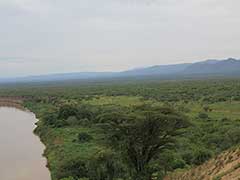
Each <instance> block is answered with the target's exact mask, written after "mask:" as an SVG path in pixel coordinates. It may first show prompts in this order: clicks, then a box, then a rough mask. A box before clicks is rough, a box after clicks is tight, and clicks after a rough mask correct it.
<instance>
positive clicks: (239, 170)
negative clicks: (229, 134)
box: [164, 148, 240, 180]
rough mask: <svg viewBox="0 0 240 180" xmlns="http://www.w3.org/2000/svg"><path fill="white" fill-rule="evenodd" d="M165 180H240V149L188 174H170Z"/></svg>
mask: <svg viewBox="0 0 240 180" xmlns="http://www.w3.org/2000/svg"><path fill="white" fill-rule="evenodd" d="M164 180H240V148H236V149H232V150H229V151H226V152H224V153H222V154H220V155H218V156H217V157H215V158H213V159H211V160H210V161H208V162H206V163H204V164H202V165H200V166H197V167H195V168H192V169H190V170H188V171H186V172H175V173H172V174H169V175H168V176H166V177H165V178H164Z"/></svg>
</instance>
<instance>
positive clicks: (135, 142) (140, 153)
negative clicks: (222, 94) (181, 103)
mask: <svg viewBox="0 0 240 180" xmlns="http://www.w3.org/2000/svg"><path fill="white" fill-rule="evenodd" d="M113 115H114V114H113ZM108 116H109V114H108ZM126 116H127V115H123V120H122V121H120V120H118V121H112V122H111V123H110V124H109V125H108V126H110V127H108V128H107V132H108V135H109V140H110V142H111V145H112V146H113V147H114V148H115V149H117V150H118V151H120V153H121V154H122V156H123V158H124V159H125V160H126V162H127V163H128V165H129V169H131V173H132V177H133V179H134V180H142V179H143V180H147V179H151V175H152V171H151V167H150V163H151V161H153V160H154V158H155V157H157V156H159V155H160V154H161V152H162V150H164V149H166V148H169V147H170V146H172V145H173V144H174V142H175V141H174V139H175V138H174V137H175V136H177V135H178V134H179V133H180V132H181V129H182V128H185V127H187V126H188V122H187V121H186V118H185V117H184V116H183V115H181V114H179V113H177V112H175V111H173V110H172V109H170V108H152V109H145V110H143V111H142V110H141V112H139V111H138V112H135V114H133V113H132V114H131V115H129V118H126ZM133 117H134V118H133ZM115 118H116V119H121V116H118V117H116V116H115ZM117 122H121V123H117Z"/></svg>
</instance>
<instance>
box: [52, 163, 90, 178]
mask: <svg viewBox="0 0 240 180" xmlns="http://www.w3.org/2000/svg"><path fill="white" fill-rule="evenodd" d="M57 172H58V173H57V174H56V178H57V179H63V178H65V179H67V180H68V179H69V178H70V180H72V179H79V178H87V176H88V168H87V162H86V161H84V160H82V159H71V160H68V161H65V162H63V163H62V164H61V165H60V167H59V169H58V171H57Z"/></svg>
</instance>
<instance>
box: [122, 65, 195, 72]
mask: <svg viewBox="0 0 240 180" xmlns="http://www.w3.org/2000/svg"><path fill="white" fill-rule="evenodd" d="M190 65H192V64H191V63H188V64H173V65H157V66H152V67H147V68H141V69H133V70H128V71H124V72H122V74H124V75H171V74H177V73H181V72H183V71H184V70H185V69H186V68H188V67H189V66H190Z"/></svg>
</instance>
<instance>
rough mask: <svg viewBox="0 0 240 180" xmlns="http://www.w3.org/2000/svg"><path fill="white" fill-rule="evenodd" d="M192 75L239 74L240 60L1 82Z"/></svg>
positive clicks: (4, 81)
mask: <svg viewBox="0 0 240 180" xmlns="http://www.w3.org/2000/svg"><path fill="white" fill-rule="evenodd" d="M147 76H154V77H159V78H161V77H164V78H167V77H170V76H171V77H172V78H173V77H178V78H179V77H191V76H194V77H196V76H201V77H209V76H239V77H240V60H239V59H235V58H228V59H223V60H217V59H211V60H206V61H200V62H197V63H185V64H173V65H156V66H151V67H146V68H139V69H132V70H128V71H122V72H76V73H63V74H49V75H39V76H28V77H21V78H8V79H0V82H1V83H6V82H12V83H14V82H47V81H48V82H49V81H66V80H89V79H104V78H123V77H147Z"/></svg>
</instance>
